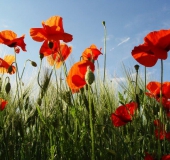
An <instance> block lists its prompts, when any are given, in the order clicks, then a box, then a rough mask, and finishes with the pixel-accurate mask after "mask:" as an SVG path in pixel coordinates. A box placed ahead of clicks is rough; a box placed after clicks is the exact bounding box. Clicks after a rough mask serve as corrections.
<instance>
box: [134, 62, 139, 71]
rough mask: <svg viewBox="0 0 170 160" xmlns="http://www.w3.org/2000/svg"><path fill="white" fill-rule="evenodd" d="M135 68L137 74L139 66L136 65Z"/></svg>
mask: <svg viewBox="0 0 170 160" xmlns="http://www.w3.org/2000/svg"><path fill="white" fill-rule="evenodd" d="M134 67H135V70H136V72H138V70H139V65H138V64H136V65H135V66H134Z"/></svg>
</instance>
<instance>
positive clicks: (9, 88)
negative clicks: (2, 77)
mask: <svg viewBox="0 0 170 160" xmlns="http://www.w3.org/2000/svg"><path fill="white" fill-rule="evenodd" d="M10 90H11V84H10V83H9V82H8V83H7V84H6V86H5V91H6V93H7V94H8V93H9V92H10Z"/></svg>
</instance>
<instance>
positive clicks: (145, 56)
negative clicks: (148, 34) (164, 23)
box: [132, 44, 158, 67]
mask: <svg viewBox="0 0 170 160" xmlns="http://www.w3.org/2000/svg"><path fill="white" fill-rule="evenodd" d="M132 56H133V58H134V59H135V60H136V61H137V62H139V63H140V64H142V65H144V66H145V67H152V66H154V65H155V64H156V62H157V60H158V58H157V57H156V56H155V55H154V53H153V52H152V51H151V49H150V47H149V46H148V45H147V44H143V45H139V46H137V47H134V49H133V50H132Z"/></svg>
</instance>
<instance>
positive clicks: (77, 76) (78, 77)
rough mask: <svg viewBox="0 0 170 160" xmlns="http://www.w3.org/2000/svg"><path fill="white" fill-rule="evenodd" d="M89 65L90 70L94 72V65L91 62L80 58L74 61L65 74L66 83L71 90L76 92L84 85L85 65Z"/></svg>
mask: <svg viewBox="0 0 170 160" xmlns="http://www.w3.org/2000/svg"><path fill="white" fill-rule="evenodd" d="M88 66H89V67H90V69H91V70H92V72H94V69H95V66H94V64H93V63H92V62H90V61H86V60H82V61H80V62H77V63H75V64H74V65H73V66H72V67H71V69H70V71H69V73H68V76H67V84H68V85H69V87H70V88H71V90H72V92H73V93H74V92H77V91H78V90H79V89H80V88H82V87H84V85H86V81H85V74H86V72H87V67H88Z"/></svg>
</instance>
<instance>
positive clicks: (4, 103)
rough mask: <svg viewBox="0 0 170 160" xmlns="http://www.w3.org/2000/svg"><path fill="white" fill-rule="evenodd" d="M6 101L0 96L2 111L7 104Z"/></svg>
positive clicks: (0, 109)
mask: <svg viewBox="0 0 170 160" xmlns="http://www.w3.org/2000/svg"><path fill="white" fill-rule="evenodd" d="M7 103H8V102H7V101H5V100H4V99H2V98H0V111H3V110H4V109H5V107H6V105H7Z"/></svg>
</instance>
